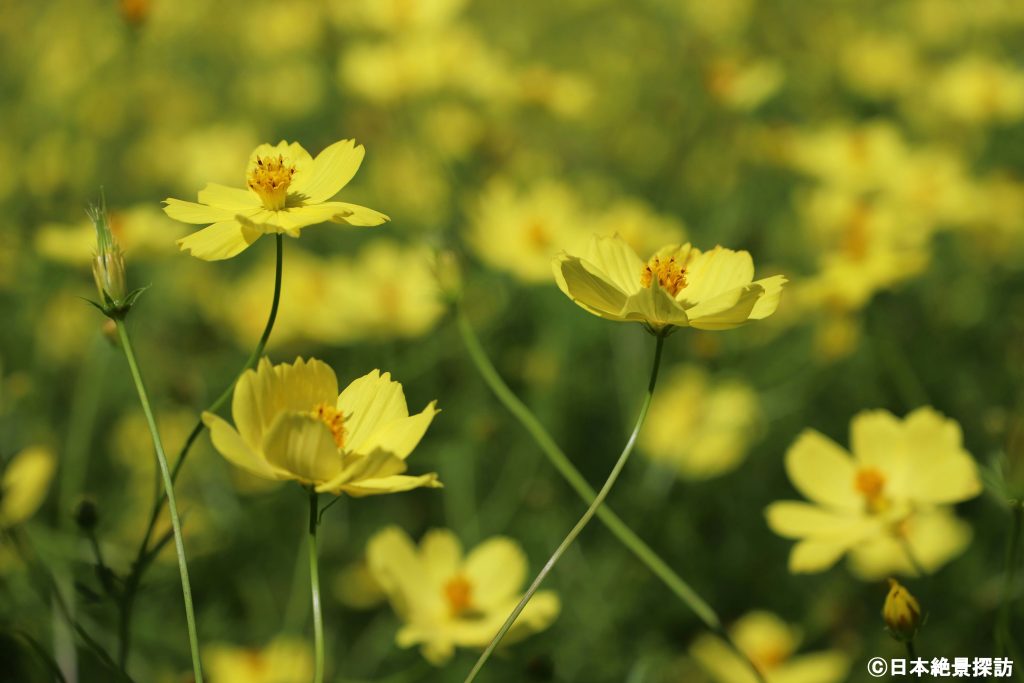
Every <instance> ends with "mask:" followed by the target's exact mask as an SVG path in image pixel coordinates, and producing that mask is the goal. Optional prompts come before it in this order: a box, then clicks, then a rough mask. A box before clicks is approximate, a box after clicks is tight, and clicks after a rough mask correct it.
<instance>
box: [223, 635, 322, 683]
mask: <svg viewBox="0 0 1024 683" xmlns="http://www.w3.org/2000/svg"><path fill="white" fill-rule="evenodd" d="M203 659H204V660H205V664H206V669H207V672H208V673H209V675H210V678H211V679H212V680H214V681H217V683H305V682H306V681H309V680H310V679H312V678H313V653H312V652H310V649H309V646H308V645H307V644H306V643H304V642H303V641H302V640H300V639H297V638H293V637H289V636H279V637H277V638H275V639H274V640H272V641H271V642H270V643H269V644H268V645H267V646H266V647H265V648H262V649H250V648H242V647H236V646H234V645H227V644H224V643H214V644H212V645H209V646H207V647H206V648H205V649H204V651H203Z"/></svg>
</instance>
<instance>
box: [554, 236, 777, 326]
mask: <svg viewBox="0 0 1024 683" xmlns="http://www.w3.org/2000/svg"><path fill="white" fill-rule="evenodd" d="M553 265H554V270H555V281H556V282H558V286H559V288H560V289H561V290H562V291H563V292H564V293H565V295H566V296H568V297H569V298H570V299H572V300H573V301H575V302H576V304H577V305H578V306H580V307H581V308H583V309H584V310H586V311H589V312H590V313H593V314H594V315H599V316H601V317H602V318H607V319H608V320H619V321H633V322H640V323H644V324H646V325H647V326H648V327H650V328H651V329H653V330H655V331H660V330H663V329H665V328H667V327H671V326H678V327H687V326H688V327H695V328H698V329H702V330H724V329H729V328H731V327H736V326H737V325H742V324H743V323H745V322H747V321H748V320H760V319H761V318H767V317H768V316H769V315H771V314H772V313H774V312H775V309H776V308H777V307H778V305H779V297H780V296H781V294H782V285H783V284H785V282H786V278H785V277H784V276H782V275H775V276H772V277H769V278H764V279H762V280H757V281H754V279H753V278H754V262H753V260H752V259H751V258H750V254H749V253H747V252H745V251H732V250H731V249H726V248H724V247H720V246H719V247H715V248H714V249H711V250H710V251H706V252H701V251H700V250H699V249H697V248H695V247H692V246H690V245H689V244H684V245H682V246H678V245H672V246H667V247H662V248H661V249H659V250H658V252H657V253H655V254H654V256H652V257H651V258H650V259H649V260H648V261H647V262H646V263H644V261H642V260H641V259H640V257H639V256H638V255H637V253H636V252H635V251H633V249H632V248H631V247H630V246H629V245H628V244H626V242H625V241H624V240H623V239H622V238H621V237H619V236H617V235H616V236H614V237H598V236H595V237H594V238H593V239H592V240H591V242H590V246H589V247H588V249H587V250H586V251H585V252H584V254H583V256H582V257H580V256H570V255H569V254H566V253H564V252H563V253H562V254H560V255H559V256H558V257H556V258H555V260H554V263H553Z"/></svg>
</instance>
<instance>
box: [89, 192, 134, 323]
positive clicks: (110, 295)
mask: <svg viewBox="0 0 1024 683" xmlns="http://www.w3.org/2000/svg"><path fill="white" fill-rule="evenodd" d="M89 217H90V218H91V219H92V222H93V225H94V226H96V255H95V256H94V257H93V259H92V276H93V279H95V280H96V289H97V290H98V291H99V294H100V301H102V302H104V303H107V302H108V301H109V302H112V303H117V302H121V301H123V300H124V298H125V296H126V295H127V294H128V288H127V284H126V277H125V272H124V271H125V267H124V253H123V252H122V251H121V247H119V246H118V244H117V240H115V239H114V234H113V233H112V232H111V231H110V223H109V221H108V220H107V213H106V211H104V210H103V209H96V208H94V209H93V210H91V211H90V212H89Z"/></svg>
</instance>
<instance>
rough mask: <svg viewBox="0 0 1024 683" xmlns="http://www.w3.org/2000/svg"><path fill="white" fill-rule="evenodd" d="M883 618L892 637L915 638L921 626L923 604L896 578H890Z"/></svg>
mask: <svg viewBox="0 0 1024 683" xmlns="http://www.w3.org/2000/svg"><path fill="white" fill-rule="evenodd" d="M882 618H883V619H884V620H885V625H886V627H887V628H888V629H889V633H890V634H891V635H892V637H893V638H895V639H896V640H901V641H904V642H906V641H910V640H913V639H914V636H915V635H917V629H918V628H919V627H920V626H921V606H920V605H919V604H918V602H917V598H915V597H914V596H913V595H911V594H910V591H908V590H907V588H906V586H904V585H902V584H901V583H900V582H899V581H897V580H896V579H889V594H888V595H887V596H886V597H885V605H884V606H883V607H882Z"/></svg>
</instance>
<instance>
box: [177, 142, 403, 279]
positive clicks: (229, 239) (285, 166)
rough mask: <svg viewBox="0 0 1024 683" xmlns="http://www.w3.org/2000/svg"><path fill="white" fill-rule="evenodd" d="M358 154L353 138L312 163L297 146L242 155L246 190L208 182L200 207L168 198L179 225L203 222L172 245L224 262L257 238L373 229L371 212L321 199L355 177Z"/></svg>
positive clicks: (377, 220) (376, 218) (375, 221)
mask: <svg viewBox="0 0 1024 683" xmlns="http://www.w3.org/2000/svg"><path fill="white" fill-rule="evenodd" d="M364 153H365V150H364V149H363V146H362V145H356V144H355V141H354V140H340V141H338V142H335V143H334V144H333V145H330V146H329V147H327V148H326V149H324V150H323V151H322V152H320V154H318V155H317V156H316V158H315V159H314V158H312V157H311V156H310V155H309V152H307V151H306V150H305V149H303V148H302V145H300V144H299V143H297V142H292V143H288V142H285V141H284V140H282V141H281V142H279V143H277V144H276V145H269V144H263V145H260V146H259V147H257V148H256V149H255V150H253V152H252V154H251V155H250V157H249V165H248V168H247V169H246V189H240V188H233V187H227V186H225V185H218V184H217V183H207V185H206V188H205V189H203V190H202V191H201V192H200V193H199V203H195V202H186V201H182V200H180V199H167V200H165V202H164V203H165V204H166V206H164V211H165V212H166V213H167V215H168V216H170V217H171V218H174V219H175V220H179V221H182V222H183V223H193V224H196V225H203V224H208V227H206V228H204V229H202V230H200V231H198V232H194V233H192V234H191V235H188V236H187V237H184V238H182V239H180V240H178V245H179V246H180V247H181V248H182V250H184V251H188V252H190V253H191V254H192V255H193V256H196V257H198V258H201V259H205V260H207V261H217V260H220V259H226V258H231V257H232V256H235V255H237V254H239V253H241V252H242V251H243V250H245V249H246V248H247V247H248V246H249V245H250V244H252V243H253V242H255V241H256V240H257V239H259V238H260V236H261V235H265V234H274V233H281V234H285V235H288V236H289V237H298V236H299V233H300V232H301V231H302V229H303V228H305V227H307V226H310V225H316V224H317V223H323V222H325V221H331V222H334V223H347V224H348V225H356V226H372V225H380V224H381V223H384V222H385V221H387V220H388V217H387V216H385V215H384V214H382V213H380V212H378V211H374V210H373V209H368V208H366V207H365V206H359V205H358V204H349V203H346V202H334V201H328V200H330V199H331V198H332V197H333V196H334V195H336V194H338V192H339V191H340V190H341V189H342V188H343V187H345V185H347V184H348V182H349V181H350V180H351V179H352V177H353V176H354V175H355V174H356V171H357V170H359V165H360V164H361V163H362V161H363V155H364Z"/></svg>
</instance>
